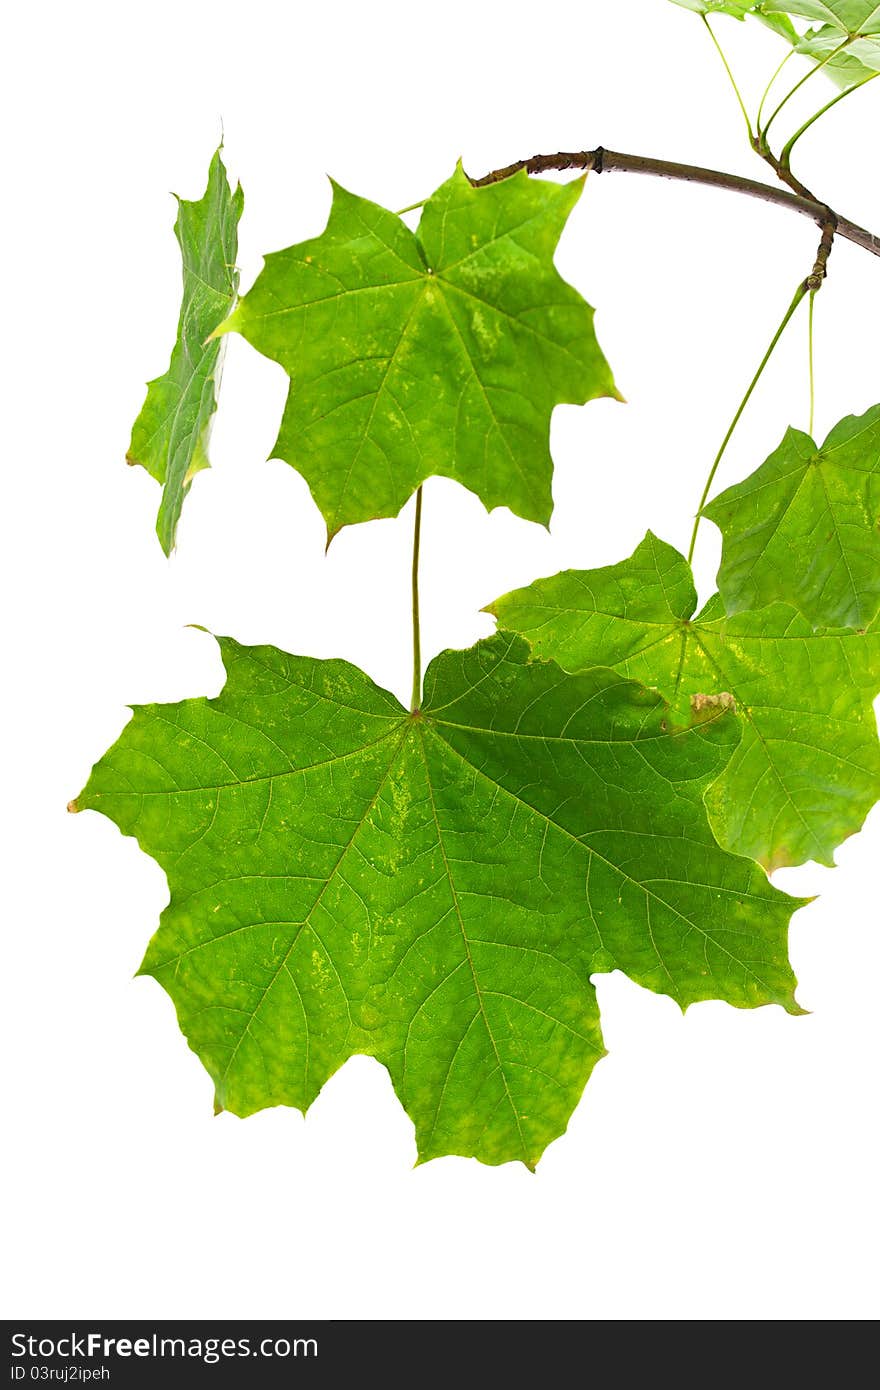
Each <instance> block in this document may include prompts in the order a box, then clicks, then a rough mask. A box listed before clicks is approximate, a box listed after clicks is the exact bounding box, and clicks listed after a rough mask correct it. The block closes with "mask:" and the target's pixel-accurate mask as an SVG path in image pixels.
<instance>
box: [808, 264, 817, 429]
mask: <svg viewBox="0 0 880 1390" xmlns="http://www.w3.org/2000/svg"><path fill="white" fill-rule="evenodd" d="M815 303H816V291H815V290H814V289H813V290H810V314H809V322H808V326H807V352H808V357H809V363H810V428H809V429H808V430H807V433H808V435H809V436H810V438H811V439H812V437H813V418H814V416H815V413H816V375H815V371H814V364H813V309H814V306H815Z"/></svg>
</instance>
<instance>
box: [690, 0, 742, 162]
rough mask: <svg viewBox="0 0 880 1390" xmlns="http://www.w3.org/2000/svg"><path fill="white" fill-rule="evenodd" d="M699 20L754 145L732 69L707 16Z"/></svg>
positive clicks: (740, 93)
mask: <svg viewBox="0 0 880 1390" xmlns="http://www.w3.org/2000/svg"><path fill="white" fill-rule="evenodd" d="M700 18H701V19H702V21H703V23H704V24H705V26H706V28H707V29H708V31H709V37H710V38H711V40H712V42H713V43H714V45H715V48H716V50H717V53H718V56H719V58H720V59H721V61H722V63H723V64H724V71H725V72H726V73H727V76H728V77H729V78H730V85H731V87H732V88H733V90H734V92H735V94H736V99H737V101H738V102H739V109H740V111H741V112H742V115H743V120H744V121H745V123H746V130H747V131H748V132H749V143H750V144H754V140H755V132H754V131H753V130H752V122H751V120H750V119H749V113H748V111H747V110H746V104H745V102H744V101H743V98H742V92H741V91H740V89H739V87H738V86H737V81H736V78H735V77H734V75H733V69H732V68H731V66H730V64H729V63H728V61H727V55H726V54H725V52H724V49H723V48H722V47H721V44H720V43H719V42H718V37H717V35H716V33H715V30H714V29H713V28H712V25H711V24H710V23H709V20H708V18H707V16H706V15H701V16H700Z"/></svg>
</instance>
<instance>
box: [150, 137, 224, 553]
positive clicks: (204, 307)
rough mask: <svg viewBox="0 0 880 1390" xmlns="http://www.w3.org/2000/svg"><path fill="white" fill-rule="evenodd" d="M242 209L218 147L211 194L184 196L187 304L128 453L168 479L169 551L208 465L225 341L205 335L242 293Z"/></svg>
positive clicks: (180, 214) (163, 510)
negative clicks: (185, 503)
mask: <svg viewBox="0 0 880 1390" xmlns="http://www.w3.org/2000/svg"><path fill="white" fill-rule="evenodd" d="M243 206H244V197H243V194H242V191H241V188H240V187H239V186H237V187H236V189H235V191H234V192H233V190H232V189H231V188H230V186H229V181H228V179H227V177H226V170H225V168H224V167H223V161H222V159H221V158H220V151H219V150H218V151H217V152H216V154H215V155H214V158H213V159H212V160H211V165H210V168H209V171H208V186H207V188H206V190H205V194H204V197H202V198H200V199H199V200H198V201H195V202H188V201H187V200H186V199H185V198H180V199H178V208H177V221H176V222H175V224H174V232H175V235H176V237H177V240H178V242H179V244H180V252H181V256H182V257H183V302H182V304H181V308H180V321H179V324H178V327H177V341H176V343H175V344H174V350H173V352H172V354H171V363H170V366H169V367H168V370H167V372H166V373H165V375H164V376H160V377H157V378H156V379H155V380H154V381H151V382H150V384H149V386H148V388H147V398H146V400H145V401H144V404H143V407H142V409H141V413H140V414H139V415H138V417H137V419H136V420H135V422H134V426H133V428H132V432H131V443H130V445H129V447H128V455H127V458H128V462H129V463H138V464H140V465H141V466H142V467H143V468H146V470H147V472H148V473H150V474H151V475H152V476H153V477H154V478H155V479H156V480H157V482H160V483H161V484H162V502H161V504H160V507H159V516H158V519H157V522H156V532H157V534H158V536H159V540H160V541H161V543H162V549H163V550H164V551H165V554H166V555H168V554H170V552H171V550H172V549H173V546H174V539H175V534H176V531H177V523H178V520H179V518H180V512H181V508H182V506H183V500H184V498H185V497H186V494H187V492H188V491H189V487H190V483H191V482H192V479H193V476H194V475H195V474H196V473H197V472H199V470H200V469H202V468H207V467H208V452H207V451H208V437H209V434H210V431H211V423H212V417H213V415H214V411H215V410H216V409H217V384H218V381H219V374H220V364H221V347H222V345H221V344H220V343H218V342H208V341H206V340H207V338H208V335H209V334H210V333H211V332H212V331H213V330H214V329H215V328H216V327H217V325H218V324H219V323H220V321H221V319H223V318H224V317H225V316H226V315H227V314H228V313H229V309H230V307H231V305H232V302H233V300H234V298H235V292H236V289H237V287H238V272H237V270H236V268H235V258H236V255H237V253H238V222H239V219H240V217H241V212H242V208H243Z"/></svg>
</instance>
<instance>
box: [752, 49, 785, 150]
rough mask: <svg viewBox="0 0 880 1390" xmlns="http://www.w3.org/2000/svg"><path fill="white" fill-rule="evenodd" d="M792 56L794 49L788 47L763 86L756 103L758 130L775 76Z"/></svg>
mask: <svg viewBox="0 0 880 1390" xmlns="http://www.w3.org/2000/svg"><path fill="white" fill-rule="evenodd" d="M793 57H794V49H793V48H790V49H789V50H788V52H787V53H786V55H785V57H784V58H783V60H782V62H781V63H780V64H779V67H778V68H776V70H775V71H774V73H773V76H772V77H771V78H770V81H769V82H768V83H767V86H766V87H765V88H764V95H763V96H762V97H761V100H760V102H759V103H758V114H757V115H756V116H755V125H756V126H757V127H758V129H759V130H760V128H761V117H762V116H763V114H764V107H765V106H766V104H767V98H768V97H769V95H770V93H771V91H772V90H773V84H774V82H775V81H776V79H777V77H778V76H779V74H780V73H781V72H782V69H783V68H784V67H785V65H786V63H787V62H788V61H789V59H790V58H793Z"/></svg>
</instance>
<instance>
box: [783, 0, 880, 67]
mask: <svg viewBox="0 0 880 1390" xmlns="http://www.w3.org/2000/svg"><path fill="white" fill-rule="evenodd" d="M764 8H765V9H766V10H767V11H768V13H774V14H785V15H798V16H803V18H805V19H814V20H818V21H819V24H818V26H817V27H816V28H813V29H808V30H807V32H806V33H805V34H802V35H799V36H796V39H795V47H796V49H797V52H798V53H802V54H804V55H805V56H806V57H808V58H813V59H814V60H815V61H816V62H818V63H821V64H822V71H823V72H824V73H825V74H826V75H827V76H828V77H830V78H831V80H832V81H833V82H836V83H837V85H838V86H839V87H843V88H847V87H852V86H855V85H856V84H857V83H859V82H863V81H865V79H866V78H868V77H870V76H871V75H872V74H873V73H875V72H877V71H880V5H875V4H874V3H873V0H764Z"/></svg>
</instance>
